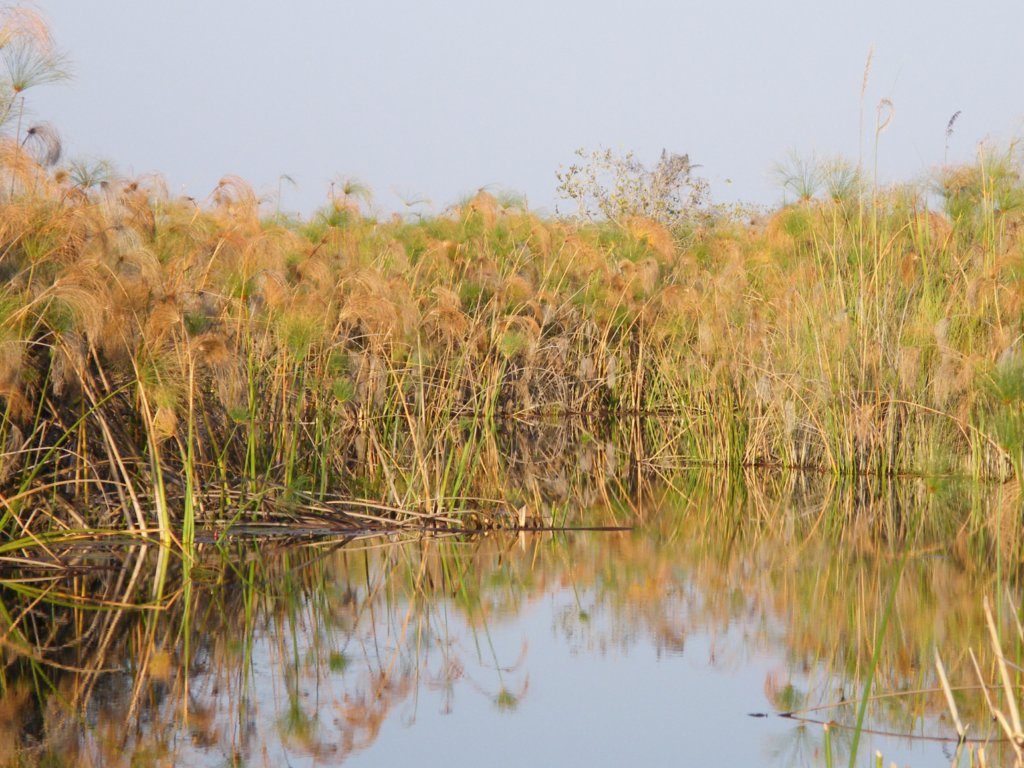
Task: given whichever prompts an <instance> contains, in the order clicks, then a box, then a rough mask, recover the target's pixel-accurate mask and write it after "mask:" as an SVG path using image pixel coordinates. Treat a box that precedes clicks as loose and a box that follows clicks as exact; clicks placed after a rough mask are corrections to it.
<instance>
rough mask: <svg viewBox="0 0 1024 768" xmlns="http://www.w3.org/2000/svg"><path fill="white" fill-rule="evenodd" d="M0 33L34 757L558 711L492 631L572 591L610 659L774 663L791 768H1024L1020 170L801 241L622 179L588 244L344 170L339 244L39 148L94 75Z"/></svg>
mask: <svg viewBox="0 0 1024 768" xmlns="http://www.w3.org/2000/svg"><path fill="white" fill-rule="evenodd" d="M0 20H2V22H0V62H2V64H3V70H2V74H0V646H2V649H0V765H54V764H59V765H83V766H84V765H115V764H121V763H124V764H126V765H129V764H130V765H136V764H147V765H157V764H161V765H162V764H168V765H169V764H174V763H176V762H179V761H188V762H190V763H191V762H196V761H199V762H202V761H206V762H211V763H221V764H223V763H224V762H226V763H228V764H243V763H249V762H258V761H259V760H264V759H269V760H281V759H288V755H293V756H294V755H301V756H304V757H305V758H308V759H310V760H312V761H314V762H317V763H318V764H319V763H328V764H331V763H333V764H336V763H340V762H342V761H343V760H346V759H349V758H353V759H354V758H356V757H358V755H360V754H363V753H364V752H366V750H368V749H369V748H370V747H371V746H373V745H374V744H375V742H376V740H377V738H378V736H379V734H380V732H381V729H382V728H384V727H386V725H387V723H388V722H390V720H393V719H395V717H396V715H395V714H394V712H397V711H401V712H402V715H401V718H402V719H403V720H405V721H410V722H411V721H414V720H415V719H416V717H417V713H418V712H419V701H420V697H421V694H422V695H423V696H424V697H428V698H429V697H432V698H433V699H436V700H437V702H438V707H439V709H440V710H441V711H445V712H447V711H451V709H452V708H453V707H454V696H455V692H456V691H466V690H472V691H473V692H474V695H479V696H481V697H482V698H481V699H480V700H481V701H484V702H486V703H487V704H488V706H491V707H493V710H494V711H495V712H499V713H504V714H508V713H512V712H519V711H520V705H521V704H522V702H523V701H528V700H529V677H528V675H527V674H526V670H527V669H528V668H529V666H530V665H529V662H530V659H531V657H530V655H529V654H528V652H527V651H526V649H525V648H523V649H522V650H521V651H516V654H518V655H516V654H512V656H510V657H509V658H506V656H508V654H509V653H511V651H509V649H508V648H507V647H505V646H502V647H501V653H500V654H499V650H496V649H497V648H498V646H501V644H502V642H503V641H492V637H491V633H492V631H494V632H496V633H497V634H496V635H495V637H497V636H498V635H501V634H502V632H501V631H500V629H499V625H502V623H503V622H507V623H506V625H505V626H506V629H507V628H508V627H514V626H518V625H516V624H515V622H516V621H518V617H519V616H520V613H521V611H522V610H523V606H526V605H530V604H534V605H536V604H540V603H542V602H544V601H545V600H546V601H549V602H550V603H551V604H553V605H554V604H557V606H558V611H556V612H554V613H553V614H552V622H553V626H554V627H555V635H556V636H557V637H558V638H559V640H560V641H563V640H564V644H565V645H566V646H567V647H570V648H572V649H573V650H574V652H575V653H580V654H589V653H592V652H595V653H598V654H599V655H602V654H607V653H626V652H627V651H628V650H629V649H631V648H634V647H638V646H640V645H642V646H644V647H646V648H649V649H654V652H655V654H656V656H657V658H658V659H661V658H663V657H664V658H666V659H669V658H675V657H678V656H679V655H681V654H682V653H683V652H684V649H685V648H686V646H687V642H688V641H687V638H688V637H690V636H693V637H701V638H703V639H702V640H700V641H699V645H700V647H704V646H705V645H706V646H707V647H708V648H709V649H710V650H709V651H708V654H709V659H710V661H709V662H708V664H709V666H710V667H711V668H718V666H717V665H720V664H722V663H728V664H733V663H735V664H736V665H737V668H738V667H739V665H740V662H738V661H735V660H736V659H739V658H744V659H747V658H748V656H749V655H751V654H753V655H756V654H757V653H764V654H767V657H768V658H770V659H771V662H772V664H773V666H772V668H771V669H770V670H769V671H768V672H766V673H765V676H764V699H765V700H766V701H767V706H770V707H771V708H772V709H773V711H774V712H776V713H795V714H794V717H795V718H798V719H799V722H800V723H802V725H796V726H794V727H795V728H796V729H797V730H796V731H794V732H793V733H797V734H798V736H793V735H792V733H790V735H789V736H788V737H787V738H788V739H789V740H788V741H786V740H783V741H781V742H779V743H778V744H777V745H776V746H777V749H775V752H774V753H773V756H772V761H774V762H778V763H780V764H793V763H796V762H800V761H804V760H808V761H811V762H817V763H819V764H820V763H824V764H826V765H831V761H832V759H833V754H834V753H835V755H836V757H835V759H837V760H838V759H840V757H842V759H844V760H845V759H850V761H851V764H852V763H853V762H855V761H856V760H857V759H858V754H860V755H861V758H860V759H863V758H864V755H865V754H866V753H865V752H864V751H863V750H861V751H860V752H858V745H859V742H858V740H859V739H860V737H861V734H862V733H864V734H866V735H868V736H870V734H871V733H872V732H873V731H878V732H885V733H898V734H902V735H904V736H910V737H913V738H914V739H918V740H927V739H936V740H938V741H936V742H935V743H939V742H941V740H943V739H950V738H951V739H952V743H953V748H957V747H960V748H961V752H963V749H965V748H967V747H969V751H968V752H966V753H963V754H962V755H961V756H962V757H964V759H965V760H970V761H974V760H975V752H974V751H973V750H974V746H975V744H976V743H979V744H980V743H988V749H989V750H990V753H989V757H988V758H987V759H989V760H991V759H993V757H1000V756H1001V757H1002V758H1003V760H1004V764H1009V762H1010V761H1013V760H1014V759H1017V760H1018V761H1019V760H1020V757H1019V755H1018V754H1017V753H1016V749H1017V748H1019V745H1018V746H1016V747H1015V746H1013V745H1015V744H1017V742H1015V741H1014V739H1016V738H1018V737H1019V734H1020V732H1021V728H1020V723H1019V715H1017V716H1016V717H1015V716H1014V713H1015V711H1016V710H1014V708H1013V707H1012V706H1010V705H1011V703H1013V702H1015V701H1016V699H1017V698H1018V693H1019V692H1017V691H1016V688H1017V687H1019V685H1020V680H1019V674H1018V673H1019V671H1020V668H1019V666H1018V667H1012V668H1013V670H1014V671H1013V672H1012V673H1011V672H1009V671H1008V669H1009V667H1007V666H1006V664H1007V663H1009V664H1010V665H1011V666H1012V665H1013V664H1014V661H1013V660H1014V659H1015V662H1016V664H1020V663H1021V649H1022V647H1024V645H1022V643H1024V635H1020V636H1019V638H1018V639H1019V642H1018V639H1011V638H1014V634H1013V631H1014V629H1015V628H1016V625H1015V623H1014V618H1015V617H1016V616H1017V615H1018V611H1017V608H1019V607H1020V605H1021V601H1022V598H1021V594H1020V587H1019V580H1018V577H1019V574H1020V567H1021V564H1022V559H1024V536H1022V532H1021V512H1022V507H1021V492H1020V483H1021V480H1022V474H1024V349H1022V340H1024V248H1022V241H1024V179H1022V176H1021V169H1022V162H1024V157H1022V155H1021V151H1020V148H1019V146H1018V145H1017V144H1016V143H1011V144H1009V145H1003V146H995V145H992V146H990V145H985V146H982V147H980V149H979V152H978V155H977V158H976V159H975V160H974V161H972V162H968V163H963V164H957V165H950V164H948V163H947V164H944V165H943V166H942V167H941V168H939V169H937V170H936V171H934V172H933V173H931V174H930V175H929V177H928V180H927V181H925V182H920V183H913V184H911V183H908V184H898V185H893V186H889V187H884V188H883V187H882V186H880V185H878V184H877V179H876V178H870V179H869V178H868V176H867V174H866V173H865V172H864V170H863V166H864V163H863V162H857V163H853V162H848V161H845V160H843V159H840V158H827V159H810V160H805V159H801V158H800V157H799V156H796V155H794V156H792V157H790V158H789V160H787V161H786V162H785V163H782V164H780V165H779V166H778V167H777V168H776V169H775V173H776V176H777V178H778V181H779V183H780V185H781V186H782V187H784V188H785V189H786V192H787V195H790V194H791V195H792V196H793V197H794V198H795V202H794V203H792V204H785V205H782V206H781V207H778V208H776V209H772V210H760V209H755V208H748V207H743V206H739V207H731V208H727V207H723V206H716V205H714V204H713V203H712V202H711V201H710V199H709V196H708V189H709V187H708V184H707V182H706V181H705V180H704V179H702V178H701V177H700V176H699V175H698V171H699V166H696V165H694V164H692V163H691V162H690V159H689V157H688V156H686V155H676V154H671V153H667V152H666V153H663V155H662V157H661V158H660V160H659V161H658V162H657V163H656V164H655V165H654V166H653V167H651V168H647V167H645V166H644V165H643V164H642V163H641V162H639V160H638V159H637V158H635V157H634V156H632V155H630V154H624V155H623V154H617V153H615V152H613V151H607V150H598V151H592V152H588V151H584V150H581V151H580V153H579V162H578V164H575V165H572V166H570V167H569V168H568V169H560V170H559V172H558V180H559V183H560V185H561V186H560V192H561V194H562V195H563V196H564V198H565V199H566V200H567V201H568V202H569V204H570V207H575V211H573V212H570V213H569V214H567V215H555V216H551V215H547V214H543V213H541V212H538V211H536V210H532V209H530V207H529V206H528V205H527V204H526V202H525V200H524V199H523V198H522V197H521V196H519V195H516V194H514V193H511V192H508V191H498V190H493V189H492V190H486V189H482V190H479V191H477V192H475V193H473V194H470V195H467V196H466V197H465V198H464V199H463V200H461V201H459V202H458V203H457V204H454V205H451V206H449V207H448V208H446V209H444V210H443V211H441V212H435V213H430V214H427V213H426V212H424V211H423V210H422V206H421V204H420V203H418V202H416V201H414V200H412V199H410V200H409V201H408V204H407V206H406V208H407V210H406V211H405V212H404V213H403V214H402V215H387V214H384V213H382V212H381V211H380V210H379V209H377V208H376V207H375V205H374V201H373V197H372V194H371V193H370V190H369V189H368V188H367V187H366V186H365V185H364V184H362V183H360V182H359V181H357V180H354V179H344V178H340V179H337V180H336V183H335V184H333V185H332V186H331V192H330V195H329V197H328V199H327V201H326V203H325V205H324V206H323V207H322V208H321V209H320V210H318V211H317V212H316V213H315V214H314V215H313V216H312V217H309V218H302V217H298V216H292V215H290V214H288V213H287V212H283V211H282V209H281V205H280V193H281V190H280V189H278V194H277V197H276V199H275V197H274V196H273V195H267V196H260V195H259V194H257V192H256V191H254V190H253V188H252V187H251V186H250V185H248V184H247V183H246V182H245V181H243V180H242V179H240V178H236V177H227V178H225V179H223V180H222V181H221V183H220V184H219V185H218V186H217V187H216V188H215V189H214V190H213V191H212V192H211V194H210V195H209V196H208V197H207V198H206V199H204V200H195V199H192V198H189V197H184V196H175V195H172V194H170V193H169V191H168V190H167V188H166V186H165V185H164V183H163V181H162V180H161V179H160V178H159V177H142V178H124V177H122V176H119V175H118V174H117V173H116V171H115V170H114V168H113V166H112V165H111V164H109V163H106V162H86V161H71V162H62V159H61V152H60V149H61V148H60V142H59V137H58V136H57V134H56V131H55V130H54V129H53V128H52V127H50V126H48V125H46V124H41V123H37V124H29V123H28V122H25V123H24V124H23V117H25V115H26V114H27V112H26V111H25V98H26V96H25V94H26V91H28V90H29V89H31V88H33V87H35V86H37V85H41V84H45V83H48V82H52V81H54V80H57V79H61V78H63V77H65V76H66V74H67V66H66V63H65V61H64V59H63V58H62V57H61V56H60V55H59V54H58V53H57V52H56V51H55V49H54V47H53V43H52V40H51V39H50V37H49V34H48V32H47V30H46V27H45V24H43V22H42V21H41V19H40V18H39V17H38V16H37V15H36V14H34V13H33V12H30V11H27V10H25V9H20V8H19V9H15V10H8V11H5V12H4V13H3V14H0ZM4 78H6V79H4ZM891 106H892V105H891V104H889V105H888V106H886V105H885V104H882V105H880V108H879V117H880V121H879V125H878V126H876V135H875V139H876V145H877V141H878V139H879V136H880V134H881V131H882V130H883V129H884V127H885V124H884V123H883V122H882V121H881V117H882V116H883V115H884V114H885V111H884V110H885V109H891ZM889 116H890V117H891V113H889ZM954 119H955V118H954ZM952 124H953V121H951V122H950V126H949V129H950V130H951V128H952ZM875 175H877V174H875ZM282 178H284V177H282ZM418 211H419V212H418ZM574 529H575V530H574ZM579 529H590V530H600V531H601V533H600V534H598V535H594V536H586V535H585V534H583V533H582V532H581V531H580V530H579ZM984 595H988V596H989V597H990V598H991V602H992V606H993V610H994V617H992V618H991V619H988V618H986V617H983V615H982V610H981V605H982V597H983V596H984ZM988 613H991V611H988ZM505 634H506V635H507V634H508V633H507V632H506V633H505ZM719 637H721V638H722V640H721V642H719V640H718V638H719ZM470 639H471V642H470ZM505 639H506V640H507V637H506V638H505ZM470 646H472V650H470ZM968 648H973V649H975V650H976V651H977V653H978V654H979V662H978V664H977V665H973V663H972V664H971V665H969V664H968V658H969V657H968V655H965V654H966V649H968ZM1001 648H1006V649H1007V650H1006V657H1003V655H1002V651H1001V650H999V649H1001ZM371 649H372V652H371ZM936 652H937V653H938V655H939V658H941V659H942V660H943V662H944V663H945V668H944V669H945V672H946V673H948V678H949V680H950V681H952V684H953V690H952V691H949V692H946V691H944V690H943V688H942V686H941V685H940V684H939V680H938V678H937V676H936V675H937V668H936V667H935V666H934V665H933V660H934V657H935V654H936ZM499 655H501V658H499ZM1007 658H1009V659H1011V661H1009V662H1007ZM722 659H730V660H732V661H729V662H723V661H722ZM744 663H746V662H744ZM997 675H998V677H997ZM1011 678H1012V679H1011ZM979 679H985V680H986V681H987V683H988V682H991V681H992V680H997V679H998V680H999V683H998V686H990V687H991V688H992V689H993V691H995V688H996V687H998V689H999V690H998V691H995V692H994V693H993V694H992V696H993V697H994V698H993V699H992V700H987V699H986V697H985V696H984V695H983V694H982V693H981V692H980V691H979V688H978V687H977V686H978V681H979ZM971 686H975V687H974V688H971ZM321 691H327V692H328V693H325V694H324V696H326V698H324V699H321V698H320V695H321ZM984 691H985V693H988V691H989V688H985V689H984ZM428 692H429V696H428ZM873 693H874V694H878V695H880V696H881V698H871V695H872V694H873ZM954 694H955V695H954ZM460 695H461V694H460ZM868 699H871V701H872V702H873V703H872V704H871V705H870V706H868V705H867V704H864V702H866V701H867V700H868ZM954 700H955V701H956V707H954V706H953V705H952V704H951V703H950V702H951V701H954ZM325 701H326V702H329V704H325V703H324V702H325ZM855 705H856V706H855ZM862 705H863V706H862ZM947 710H948V712H949V713H950V715H947V714H946V713H947ZM957 710H958V714H953V713H954V712H956V711H957ZM996 710H998V711H999V712H1000V713H1001V714H1000V716H1003V714H1002V713H1004V712H1005V713H1006V714H1005V716H1003V720H1004V721H1005V722H1001V723H1000V726H1005V727H1002V730H999V729H997V728H994V727H991V713H992V712H995V711H996ZM957 717H959V718H961V719H963V720H964V722H969V723H971V724H972V725H971V727H972V728H973V729H974V730H972V731H970V732H969V733H967V734H966V736H965V733H964V731H963V728H962V727H961V725H959V724H958V725H956V727H954V723H953V721H954V720H956V718H957ZM951 718H952V719H951ZM820 723H828V724H829V728H828V729H819V728H818V727H817V726H818V725H819V724H820ZM812 727H813V733H814V734H815V736H813V737H810V736H808V734H809V733H811V729H812ZM1007 734H1009V737H1010V741H999V739H1000V738H1002V737H1003V736H1005V735H1007ZM879 738H882V737H880V736H879ZM958 740H959V744H958ZM1020 741H1024V737H1020ZM884 743H885V744H887V745H888V746H889V747H892V746H893V744H894V742H884ZM915 743H916V742H915ZM922 743H923V741H922ZM943 743H945V742H943ZM1000 745H1001V746H1000ZM861 746H863V745H861ZM773 749H774V748H773ZM263 750H267V752H266V754H271V753H272V755H273V757H271V758H267V757H265V756H263V755H264V752H263ZM993 752H994V754H993ZM282 756H283V757H282ZM947 757H949V759H952V755H948V756H947ZM978 759H979V760H982V759H985V758H982V757H980V756H979V757H978ZM275 764H276V763H275ZM971 764H972V765H974V764H975V763H974V762H971ZM978 764H980V763H978Z"/></svg>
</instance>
